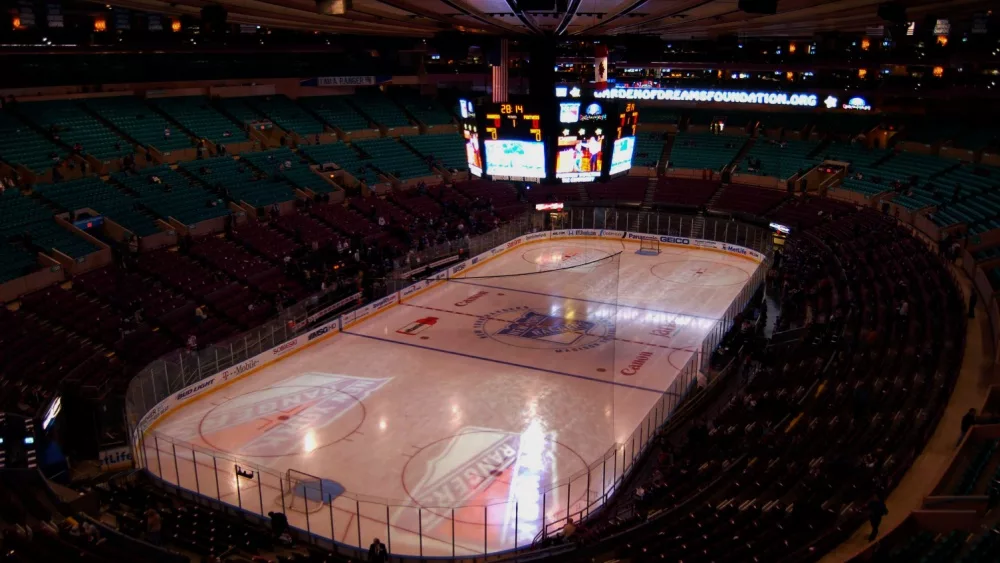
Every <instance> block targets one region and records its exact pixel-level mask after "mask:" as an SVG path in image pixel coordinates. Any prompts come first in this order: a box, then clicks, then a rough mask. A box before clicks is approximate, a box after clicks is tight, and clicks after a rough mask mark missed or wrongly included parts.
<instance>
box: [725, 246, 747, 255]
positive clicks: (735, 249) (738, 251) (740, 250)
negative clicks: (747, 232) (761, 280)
mask: <svg viewBox="0 0 1000 563" xmlns="http://www.w3.org/2000/svg"><path fill="white" fill-rule="evenodd" d="M722 250H725V251H726V252H732V253H733V254H741V255H743V256H750V251H749V250H747V249H745V248H743V247H742V246H733V245H731V244H724V245H722Z"/></svg>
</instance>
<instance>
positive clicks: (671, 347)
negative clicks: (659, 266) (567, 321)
mask: <svg viewBox="0 0 1000 563" xmlns="http://www.w3.org/2000/svg"><path fill="white" fill-rule="evenodd" d="M402 305H405V306H407V307H416V308H418V309H427V310H429V311H437V312H439V313H451V314H453V315H464V316H466V317H473V318H475V319H481V318H483V317H485V318H488V319H491V318H493V317H491V316H489V315H476V314H473V313H465V312H463V311H450V310H448V309H438V308H437V307H428V306H426V305H414V304H412V303H402ZM574 332H575V331H574ZM615 340H617V341H619V342H628V343H629V344H639V345H642V346H653V347H655V348H663V349H665V350H681V351H683V352H695V350H692V349H691V348H692V347H691V346H688V347H683V348H682V347H678V346H667V345H665V344H654V343H652V342H643V341H641V340H629V339H628V338H617V337H616V338H615Z"/></svg>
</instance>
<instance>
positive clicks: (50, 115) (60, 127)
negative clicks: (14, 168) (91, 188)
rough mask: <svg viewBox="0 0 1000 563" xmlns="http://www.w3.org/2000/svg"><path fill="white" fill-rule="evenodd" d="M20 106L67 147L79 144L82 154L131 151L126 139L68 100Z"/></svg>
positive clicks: (106, 157)
mask: <svg viewBox="0 0 1000 563" xmlns="http://www.w3.org/2000/svg"><path fill="white" fill-rule="evenodd" d="M19 109H20V111H21V113H22V114H23V115H25V116H26V117H27V118H28V119H30V120H31V121H33V122H35V124H37V125H38V126H39V127H42V128H43V129H45V130H48V131H52V132H54V134H55V135H58V136H59V141H61V142H62V143H65V144H66V145H68V146H70V147H73V146H75V145H77V144H79V145H80V147H81V148H82V150H83V154H89V155H91V156H93V157H94V158H96V159H97V160H100V161H110V160H117V159H119V158H121V157H123V156H125V155H127V154H132V153H133V152H134V149H133V148H132V144H131V143H130V142H128V140H127V139H124V138H122V137H121V136H119V135H118V134H117V133H115V132H114V131H112V130H111V129H110V128H108V127H107V126H106V125H104V124H103V123H101V122H100V121H98V120H97V118H96V117H93V116H91V115H90V114H88V113H87V112H86V111H84V110H83V109H82V108H81V107H80V106H79V105H77V104H76V102H73V101H71V100H56V101H51V102H32V103H24V104H19Z"/></svg>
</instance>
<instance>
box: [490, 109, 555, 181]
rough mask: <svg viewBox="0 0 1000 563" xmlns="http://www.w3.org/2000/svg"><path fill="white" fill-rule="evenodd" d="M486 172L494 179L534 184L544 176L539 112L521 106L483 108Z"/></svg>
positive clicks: (543, 148)
mask: <svg viewBox="0 0 1000 563" xmlns="http://www.w3.org/2000/svg"><path fill="white" fill-rule="evenodd" d="M484 113H485V122H484V128H483V131H484V132H485V138H484V140H483V141H484V145H485V151H484V152H485V154H486V173H487V174H489V175H490V176H492V177H493V178H494V179H497V180H501V179H502V180H525V181H536V180H541V179H543V178H545V177H546V176H547V174H546V166H545V141H544V139H543V135H542V112H541V111H538V108H531V107H526V105H525V104H519V103H509V104H508V103H504V104H490V105H487V106H486V109H485V112H484Z"/></svg>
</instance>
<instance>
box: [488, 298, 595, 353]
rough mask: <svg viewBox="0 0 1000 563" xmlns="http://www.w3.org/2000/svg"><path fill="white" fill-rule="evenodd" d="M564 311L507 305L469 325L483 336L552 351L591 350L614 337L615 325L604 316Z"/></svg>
mask: <svg viewBox="0 0 1000 563" xmlns="http://www.w3.org/2000/svg"><path fill="white" fill-rule="evenodd" d="M564 315H565V314H564V313H562V312H561V311H555V312H553V310H551V309H550V310H546V309H532V308H530V307H510V308H507V309H501V310H499V311H496V312H493V313H489V314H487V315H483V316H481V317H479V318H478V319H476V321H475V323H474V324H473V326H472V328H473V332H474V333H475V334H476V336H478V337H479V338H482V339H487V338H489V339H491V340H495V341H497V342H499V343H501V344H505V345H507V346H514V347H516V348H530V349H533V350H553V351H555V352H579V351H582V350H591V349H594V348H597V347H600V346H602V345H604V344H606V343H608V342H611V341H613V340H614V339H615V328H614V326H613V325H612V324H611V323H610V322H608V321H607V320H605V319H598V318H593V319H589V318H576V315H565V316H564Z"/></svg>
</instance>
